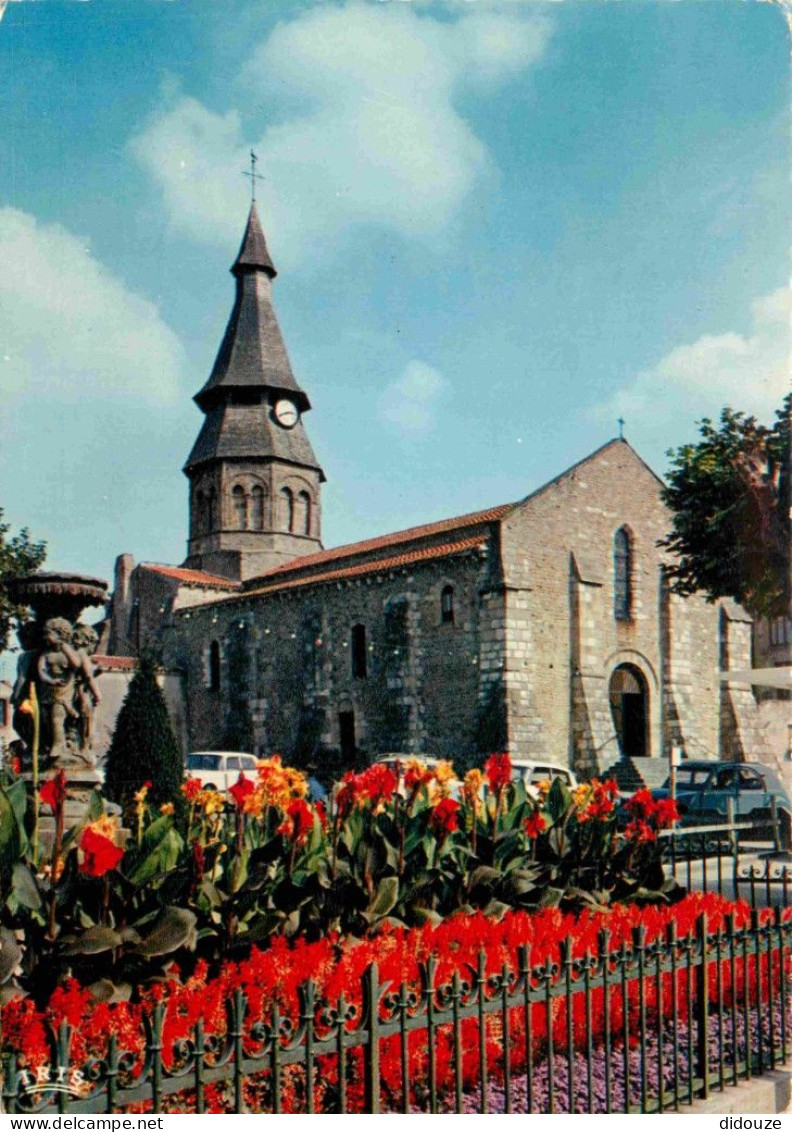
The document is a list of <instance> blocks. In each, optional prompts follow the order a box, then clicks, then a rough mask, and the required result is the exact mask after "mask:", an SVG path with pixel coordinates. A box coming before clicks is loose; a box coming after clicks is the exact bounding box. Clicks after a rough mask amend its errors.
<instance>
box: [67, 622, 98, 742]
mask: <svg viewBox="0 0 792 1132" xmlns="http://www.w3.org/2000/svg"><path fill="white" fill-rule="evenodd" d="M98 641H99V635H98V634H97V632H96V630H95V629H93V628H92V627H91V626H90V625H83V624H82V622H79V623H78V624H77V625H75V626H74V631H73V633H72V645H73V646H74V648H75V650H76V651H77V655H78V656H79V658H80V667H79V668H78V670H77V674H76V679H75V684H76V690H75V697H74V706H75V708H76V709H77V712H78V715H79V719H78V721H77V736H78V743H79V748H80V751H81V752H83V754H86V753H87V752H89V751H90V750H91V740H92V738H93V719H94V711H95V709H96V707H97V706H98V704H99V702H100V701H101V698H102V697H101V695H100V694H99V689H98V687H97V686H96V681H95V680H94V669H93V662H92V659H91V658H92V657H93V654H94V653H95V652H96V646H97V643H98Z"/></svg>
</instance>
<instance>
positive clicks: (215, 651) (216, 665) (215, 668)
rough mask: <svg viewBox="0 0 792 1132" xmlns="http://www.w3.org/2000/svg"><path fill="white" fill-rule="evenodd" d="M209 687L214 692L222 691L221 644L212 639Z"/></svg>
mask: <svg viewBox="0 0 792 1132" xmlns="http://www.w3.org/2000/svg"><path fill="white" fill-rule="evenodd" d="M209 688H210V689H211V691H213V692H219V691H220V645H219V644H218V643H217V641H212V643H211V645H210V646H209Z"/></svg>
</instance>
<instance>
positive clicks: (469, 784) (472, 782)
mask: <svg viewBox="0 0 792 1132" xmlns="http://www.w3.org/2000/svg"><path fill="white" fill-rule="evenodd" d="M485 781H486V776H485V774H484V772H483V771H482V770H479V769H478V768H477V767H474V768H473V769H472V770H469V771H468V772H467V774H466V775H465V780H464V782H463V783H462V793H463V794H464V797H465V801H466V802H467V804H468V805H469V806H471V807H472V808H473V810H474V811H475V812H476V813H477V812H478V810H479V807H480V805H481V791H482V788H483V786H484V782H485Z"/></svg>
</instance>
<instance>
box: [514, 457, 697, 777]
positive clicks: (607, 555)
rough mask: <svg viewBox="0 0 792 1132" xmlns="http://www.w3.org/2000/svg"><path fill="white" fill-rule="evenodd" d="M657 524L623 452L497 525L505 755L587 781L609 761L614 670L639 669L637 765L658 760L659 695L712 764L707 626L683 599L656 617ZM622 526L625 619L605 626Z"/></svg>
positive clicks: (648, 482)
mask: <svg viewBox="0 0 792 1132" xmlns="http://www.w3.org/2000/svg"><path fill="white" fill-rule="evenodd" d="M667 525H668V518H667V513H666V511H665V509H664V507H663V505H662V503H661V501H660V499H659V494H658V481H657V479H656V478H655V476H654V475H653V474H652V473H651V472H650V471H649V469H648V468H647V467H646V466H645V465H644V464H643V463H642V461H640V460H639V459H638V457H637V456H636V455H635V454H634V453H633V452H632V450H631V449H630V448H629V447H628V446H627V445H626V444H625V445H619V444H611V445H608V446H607V447H606V448H604V449H602V450H600V452H599V453H595V454H594V456H593V457H591V458H590V459H589V460H586V461H584V462H583V463H582V464H581V465H578V466H577V467H576V468H573V469H572V470H571V471H570V472H568V473H566V474H565V475H564V476H562V477H560V478H559V479H558V480H556V481H553V482H551V483H550V484H549V485H547V487H545V488H543V489H541V490H540V491H539V492H537V493H536V494H535V495H533V496H531V497H529V498H528V499H527V500H526V501H525V503H524V504H523V505H522V506H521V507H520V508H519V509H517V510H516V511H515V512H512V513H511V514H510V515H509V516H508V517H507V518H506V519H504V521H503V524H502V528H503V534H502V557H503V569H504V579H505V587H506V608H507V616H506V635H507V656H508V668H507V686H508V695H509V705H510V712H509V719H510V736H509V738H510V747H511V750H512V752H513V753H514V754H518V755H522V756H529V755H537V756H541V757H544V758H550V759H553V760H555V761H559V762H566V761H567V760H570V761H571V762H572V763H573V765H575V766H576V767H577V768H578V769H579V770H580V771H581V772H583V773H589V774H591V773H597V772H602V771H603V770H605V769H607V768H608V766H610V765H611V764H612V763H614V762H615V761H616V760H617V759H618V757H619V749H618V741H617V739H616V732H615V725H614V721H613V718H612V714H611V708H610V698H609V681H610V679H611V676H612V673H613V671H614V669H615V668H616V667H617V666H619V665H630V666H632V668H633V669H637V670H638V672H639V673H640V674H641V677H642V678H643V680H644V681H645V684H646V687H647V689H648V695H649V725H648V754H649V755H651V756H666V757H667V756H668V754H669V750H670V739H671V732H670V730H669V729H668V728H667V727H666V726H664V710H665V708H666V706H667V703H668V693H669V690H673V691H674V693H675V695H676V697H677V700H678V706H677V710H678V711H679V712H680V713H681V717H682V718H683V719H684V724H685V727H686V728H687V731H688V733H689V734H690V735H693V734H695V735H696V736H698V737H699V739H698V741H699V742H700V743H702V744H704V745H705V746H708V747H710V749H711V750H712V753H713V754H715V753H716V752H717V736H718V711H717V665H718V651H717V641H718V633H717V626H718V615H717V611H716V610H714V609H713V608H712V607H708V606H706V604H705V603H703V602H701V603H699V602H696V601H693V602H690V603H676V602H675V603H673V615H671V613H670V612H669V611H668V609H666V613H665V616H664V614H663V598H662V585H661V583H662V572H661V564H662V558H661V552H660V551H659V550H658V548H657V541H658V539H660V538H662V537H663V535H664V534H665V533H666V530H667ZM622 527H624V528H626V530H627V531H628V534H629V538H630V546H631V559H632V562H631V566H632V568H631V574H630V588H631V617H630V619H629V620H626V621H620V620H617V619H616V617H615V616H614V558H613V553H614V536H615V534H616V532H617V531H618V530H619V529H620V528H622ZM682 604H685V606H686V607H685V609H684V610H683V609H682V608H681V606H682ZM689 753H690V754H691V755H692V754H693V753H694V752H693V751H690V752H689ZM698 753H700V751H699V752H698Z"/></svg>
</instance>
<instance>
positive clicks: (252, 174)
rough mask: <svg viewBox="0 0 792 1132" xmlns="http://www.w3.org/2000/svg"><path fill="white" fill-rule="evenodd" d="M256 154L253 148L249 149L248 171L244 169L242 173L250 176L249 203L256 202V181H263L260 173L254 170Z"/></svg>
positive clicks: (256, 159) (244, 175)
mask: <svg viewBox="0 0 792 1132" xmlns="http://www.w3.org/2000/svg"><path fill="white" fill-rule="evenodd" d="M257 161H258V155H257V154H256V152H255V151H254V150H252V149H251V151H250V171H249V172H248V171H247V170H245V171H244V172H243V173H242V176H243V177H250V203H251V204H255V203H256V181H263V180H264V177H263V175H262V174H261V173H257V172H256V162H257Z"/></svg>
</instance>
